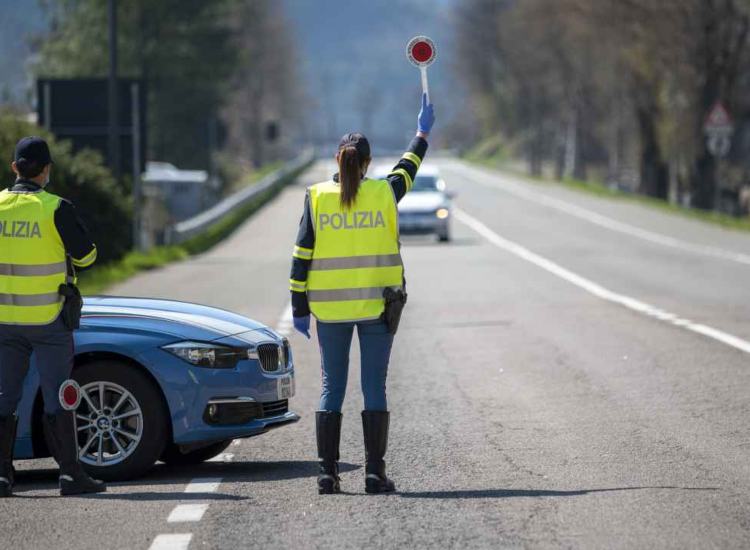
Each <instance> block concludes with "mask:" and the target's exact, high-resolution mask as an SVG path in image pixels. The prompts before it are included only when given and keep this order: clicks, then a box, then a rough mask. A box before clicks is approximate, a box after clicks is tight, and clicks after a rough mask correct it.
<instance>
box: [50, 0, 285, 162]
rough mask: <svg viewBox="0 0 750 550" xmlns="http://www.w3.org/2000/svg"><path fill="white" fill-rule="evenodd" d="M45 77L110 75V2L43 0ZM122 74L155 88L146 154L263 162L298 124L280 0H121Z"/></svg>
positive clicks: (280, 150)
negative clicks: (223, 154) (216, 154)
mask: <svg viewBox="0 0 750 550" xmlns="http://www.w3.org/2000/svg"><path fill="white" fill-rule="evenodd" d="M44 4H45V7H46V10H47V12H48V14H49V17H50V20H51V31H50V32H49V33H48V34H47V35H46V36H44V37H42V39H41V40H40V42H39V44H38V52H39V56H38V57H39V60H38V63H37V66H36V71H35V72H36V73H37V75H38V76H43V77H59V78H68V77H105V76H106V75H107V72H108V66H109V65H108V59H109V54H108V52H109V49H108V25H107V21H108V20H107V2H105V1H102V0H44ZM117 19H118V33H119V34H118V54H119V76H122V77H130V78H141V79H143V80H144V81H145V82H146V89H147V93H148V108H147V112H148V140H147V141H148V158H149V159H153V160H161V161H169V162H173V163H175V164H177V165H178V166H180V167H185V168H207V167H209V166H211V164H212V162H214V161H215V160H216V159H214V158H212V157H211V155H212V151H214V150H216V149H217V148H222V149H224V150H225V151H231V152H232V154H233V159H234V162H239V163H243V164H247V165H248V166H255V167H257V166H259V165H261V164H264V163H266V162H269V161H273V160H277V159H278V158H280V157H282V156H284V155H285V154H287V153H288V152H289V148H290V146H291V143H290V142H291V140H292V137H291V136H292V135H293V134H295V132H294V129H295V128H296V127H297V126H298V125H299V124H300V113H299V112H298V111H297V109H296V106H297V105H299V103H300V102H299V101H297V97H296V94H297V91H296V90H297V89H298V86H297V85H296V84H297V83H296V78H297V74H296V72H295V59H294V55H295V54H294V47H293V45H292V40H290V35H291V30H290V28H289V24H288V23H287V20H286V18H285V16H284V13H283V8H282V6H281V5H280V3H279V2H275V1H274V0H253V1H252V2H246V1H241V0H211V1H210V2H206V1H204V0H118V1H117Z"/></svg>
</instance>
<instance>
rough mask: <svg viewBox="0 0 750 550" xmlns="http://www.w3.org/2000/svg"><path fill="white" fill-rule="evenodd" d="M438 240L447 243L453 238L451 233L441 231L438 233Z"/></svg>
mask: <svg viewBox="0 0 750 550" xmlns="http://www.w3.org/2000/svg"><path fill="white" fill-rule="evenodd" d="M438 240H439V241H440V242H441V243H447V242H449V241H450V240H451V235H450V233H440V234H438Z"/></svg>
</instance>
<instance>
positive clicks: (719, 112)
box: [703, 101, 732, 132]
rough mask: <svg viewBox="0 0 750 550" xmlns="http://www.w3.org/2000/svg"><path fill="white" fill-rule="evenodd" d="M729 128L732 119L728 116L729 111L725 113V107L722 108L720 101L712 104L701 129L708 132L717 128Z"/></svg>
mask: <svg viewBox="0 0 750 550" xmlns="http://www.w3.org/2000/svg"><path fill="white" fill-rule="evenodd" d="M731 127H732V117H731V116H729V111H727V109H726V107H724V104H723V103H722V102H721V101H717V102H716V103H714V106H713V107H711V111H709V113H708V116H707V117H706V122H705V124H704V125H703V129H704V130H706V131H707V132H709V131H711V130H714V129H718V128H731Z"/></svg>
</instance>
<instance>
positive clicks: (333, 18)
mask: <svg viewBox="0 0 750 550" xmlns="http://www.w3.org/2000/svg"><path fill="white" fill-rule="evenodd" d="M454 1H458V0H443V1H435V0H430V1H426V0H347V1H341V0H315V1H310V0H284V4H285V5H286V6H287V8H288V9H287V13H288V16H289V18H290V19H291V20H292V21H293V23H294V24H295V25H296V27H297V30H298V33H297V34H298V38H297V45H298V47H299V49H300V64H301V65H302V67H303V69H304V73H305V75H306V82H307V90H306V91H307V93H308V94H309V96H310V97H311V99H312V100H313V101H314V106H313V107H312V108H311V111H312V112H311V113H310V114H311V124H312V126H311V133H312V136H313V138H314V139H315V140H316V141H318V142H320V143H325V142H327V143H330V142H331V141H333V140H335V139H336V138H337V137H340V136H341V135H343V134H344V133H345V132H347V131H350V130H353V129H361V130H362V131H364V132H365V133H368V134H370V136H371V137H372V138H374V141H375V142H376V143H375V145H376V148H377V147H378V146H379V147H381V148H396V149H397V148H401V147H403V146H404V139H405V136H406V135H408V134H411V133H412V132H413V130H414V126H415V124H416V114H417V110H418V107H419V97H420V90H421V86H420V78H419V71H418V69H416V68H415V67H412V66H411V65H410V64H409V62H408V61H407V59H406V53H405V49H406V44H407V42H408V41H409V39H410V38H412V37H413V36H415V35H417V34H426V35H428V36H430V37H432V38H433V39H434V40H435V41H436V43H437V46H438V60H437V62H436V63H435V64H434V65H433V66H432V67H431V68H430V73H429V74H430V86H431V92H432V95H433V96H434V100H435V102H436V108H437V109H438V114H439V117H440V120H441V121H442V122H445V121H446V120H447V117H448V114H449V112H450V111H451V110H452V109H451V107H452V106H451V100H452V98H454V97H456V93H457V91H456V90H455V88H454V87H453V85H452V84H451V75H450V63H452V59H451V55H450V52H451V51H452V49H453V48H452V32H451V24H450V23H451V22H450V9H451V6H452V5H453V2H454ZM368 104H369V105H371V106H372V108H371V109H370V110H371V114H370V115H369V116H368V115H367V114H366V113H365V109H363V106H364V105H368ZM365 126H370V127H365Z"/></svg>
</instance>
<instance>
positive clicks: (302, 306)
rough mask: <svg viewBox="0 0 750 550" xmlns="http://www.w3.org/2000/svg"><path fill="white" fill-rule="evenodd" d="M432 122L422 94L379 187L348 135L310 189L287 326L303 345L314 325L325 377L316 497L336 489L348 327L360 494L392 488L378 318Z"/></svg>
mask: <svg viewBox="0 0 750 550" xmlns="http://www.w3.org/2000/svg"><path fill="white" fill-rule="evenodd" d="M434 120H435V117H434V113H433V106H432V104H428V103H427V97H426V95H423V96H422V108H421V110H420V112H419V117H418V131H417V135H416V136H415V138H414V139H413V140H412V142H411V145H410V146H409V150H408V151H407V152H406V153H404V155H403V157H402V158H401V160H400V161H399V162H398V164H397V165H396V166H395V168H394V169H393V171H392V172H391V173H390V175H389V176H388V177H387V179H385V180H374V179H369V178H366V177H365V174H366V173H367V168H368V167H369V165H370V161H371V156H370V145H369V143H368V141H367V138H365V136H363V135H362V134H356V133H355V134H347V135H345V136H344V137H343V138H342V140H341V143H340V144H339V150H338V152H337V154H336V162H337V164H338V168H339V171H338V174H336V175H334V176H333V179H332V181H327V182H323V183H319V184H317V185H313V186H312V187H310V188H309V189H308V190H307V195H306V197H305V207H304V213H303V215H302V220H301V222H300V228H299V234H298V236H297V243H296V246H295V247H294V258H293V262H292V273H291V281H290V283H291V291H292V309H293V316H294V327H295V328H296V329H297V330H298V331H299V332H301V333H302V334H304V335H305V336H307V338H310V333H309V329H310V313H311V312H312V314H313V315H314V316H315V317H316V319H317V320H318V323H317V328H318V342H319V344H320V354H321V363H322V378H323V381H322V385H323V388H322V392H321V397H320V407H319V409H320V410H318V411H317V413H316V418H315V423H316V434H317V443H318V458H319V460H320V471H319V475H318V492H319V493H320V494H330V493H338V492H339V491H340V486H339V476H338V464H337V462H338V460H339V439H340V435H341V419H342V415H341V406H342V404H343V401H344V394H345V391H346V381H347V375H348V368H349V350H350V347H351V342H352V335H353V332H354V327H356V328H357V333H358V335H359V342H360V354H361V358H362V364H361V381H362V393H363V394H364V401H365V410H364V411H363V412H362V428H363V431H364V442H365V457H366V470H365V472H366V478H365V490H366V491H367V492H368V493H383V492H392V491H395V485H394V483H393V482H392V481H391V480H390V479H388V477H386V473H385V462H384V460H383V457H384V456H385V452H386V447H387V444H388V421H389V413H388V408H387V404H386V396H385V381H386V375H387V371H388V361H389V359H390V353H391V345H392V343H393V333H392V332H394V331H395V329H394V328H393V326H391V329H392V330H391V329H389V326H388V323H386V320H385V316H384V311H385V309H386V306H385V302H386V300H385V299H384V293H385V292H386V289H391V291H392V290H399V289H403V286H404V268H403V264H402V262H401V255H400V243H399V232H398V211H397V203H398V202H399V201H400V200H401V199H402V198H403V197H404V195H406V193H407V192H408V191H409V190H410V189H411V186H412V182H413V180H414V177H415V176H416V173H417V170H418V169H419V165H420V164H421V162H422V159H423V157H424V155H425V153H426V151H427V136H428V134H429V132H430V130H431V129H432V125H433V122H434ZM391 291H388V292H389V293H390V292H391Z"/></svg>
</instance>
